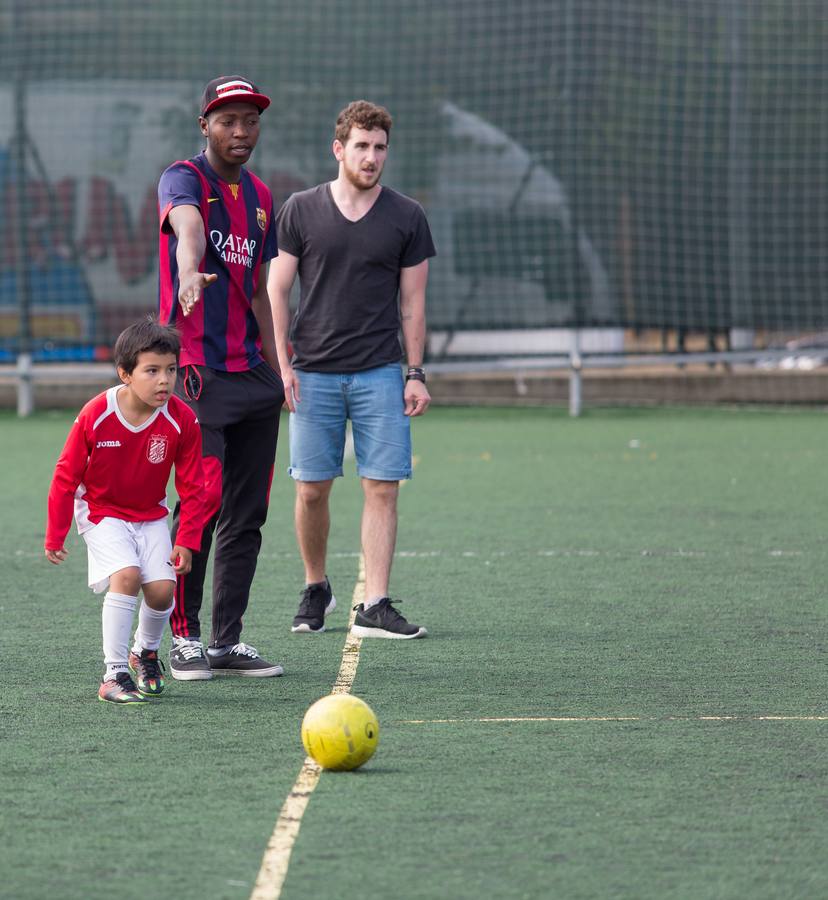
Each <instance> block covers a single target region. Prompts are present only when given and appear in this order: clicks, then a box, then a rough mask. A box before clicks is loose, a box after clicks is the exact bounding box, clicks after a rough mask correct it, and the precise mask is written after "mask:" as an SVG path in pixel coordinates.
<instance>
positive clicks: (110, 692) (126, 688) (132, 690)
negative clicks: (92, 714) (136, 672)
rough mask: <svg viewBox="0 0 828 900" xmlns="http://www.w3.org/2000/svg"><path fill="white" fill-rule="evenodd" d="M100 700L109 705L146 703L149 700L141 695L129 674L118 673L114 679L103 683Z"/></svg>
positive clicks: (99, 689)
mask: <svg viewBox="0 0 828 900" xmlns="http://www.w3.org/2000/svg"><path fill="white" fill-rule="evenodd" d="M98 700H106V701H107V702H108V703H146V702H147V698H146V697H145V696H144V695H143V694H141V693H139V691H138V688H137V687H135V682H134V681H133V680H132V678H131V677H130V674H129V672H118V674H117V675H116V676H115V677H114V678H108V679H107V680H106V681H102V682H101V686H100V687H99V688H98Z"/></svg>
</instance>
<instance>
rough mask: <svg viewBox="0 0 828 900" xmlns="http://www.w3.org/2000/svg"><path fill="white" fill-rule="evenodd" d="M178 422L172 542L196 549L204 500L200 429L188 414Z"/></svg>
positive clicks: (196, 421) (201, 524) (197, 548)
mask: <svg viewBox="0 0 828 900" xmlns="http://www.w3.org/2000/svg"><path fill="white" fill-rule="evenodd" d="M182 426H183V427H182V434H181V442H180V443H179V445H178V453H177V455H176V458H175V490H176V492H177V493H178V499H179V500H180V501H181V510H180V517H179V523H178V531H177V533H176V536H175V542H176V544H180V545H181V546H182V547H188V548H189V549H190V550H200V549H201V531H202V529H203V528H204V512H205V503H206V499H205V494H204V468H203V466H202V463H201V429H200V428H199V425H198V420H197V419H196V418H195V417H194V416H192V415H190V416H188V417H187V418H186V419H184V421H183V423H182Z"/></svg>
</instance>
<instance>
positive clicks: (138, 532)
mask: <svg viewBox="0 0 828 900" xmlns="http://www.w3.org/2000/svg"><path fill="white" fill-rule="evenodd" d="M82 537H83V539H84V540H85V541H86V547H87V550H88V551H89V587H91V588H92V590H93V591H94V592H95V593H96V594H101V593H103V592H104V591H105V590H106V589H107V588H108V587H109V577H110V576H111V575H113V574H114V573H115V572H120V571H121V569H127V568H129V567H130V566H134V567H135V568H137V569H140V571H141V584H147V583H148V582H150V581H175V569H174V568H173V566H172V563H171V562H170V554H171V553H172V542H171V541H170V532H169V530H168V528H167V520H166V519H156V520H155V521H154V522H125V521H124V520H123V519H113V518H111V517H109V516H107V517H106V518H104V519H101V521H100V522H98V524H97V525H93V526H92V528H90V529H89V530H88V531H84V532H83V535H82Z"/></svg>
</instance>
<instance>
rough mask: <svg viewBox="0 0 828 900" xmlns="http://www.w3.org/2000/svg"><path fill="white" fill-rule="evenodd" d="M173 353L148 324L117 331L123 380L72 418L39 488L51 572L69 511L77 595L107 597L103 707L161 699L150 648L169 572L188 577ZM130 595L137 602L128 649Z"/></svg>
mask: <svg viewBox="0 0 828 900" xmlns="http://www.w3.org/2000/svg"><path fill="white" fill-rule="evenodd" d="M180 348H181V342H180V339H179V336H178V333H177V332H176V331H175V329H174V328H171V327H169V326H165V325H160V324H159V323H158V322H156V321H154V320H151V319H147V320H144V321H142V322H138V323H137V324H135V325H131V326H129V328H127V329H125V330H124V331H123V332H122V333H121V335H120V336H119V338H118V340H117V342H116V343H115V350H114V357H115V365H116V367H117V370H118V376H119V377H120V379H121V381H122V382H123V383H122V384H121V385H119V386H116V387H112V388H109V389H108V390H107V391H104V392H103V393H102V394H98V396H97V397H94V398H93V399H92V400H90V401H89V402H88V403H87V404H86V405H85V406H84V407H83V409H82V410H81V411H80V413H79V414H78V417H77V419H75V423H74V425H73V426H72V429H71V430H70V432H69V436H68V438H67V439H66V444H65V445H64V448H63V452H62V453H61V454H60V458H59V459H58V462H57V465H56V467H55V474H54V476H53V478H52V484H51V487H50V489H49V502H48V519H47V526H46V541H45V550H46V557H47V559H48V560H49V562H52V563H54V564H55V565H57V564H58V563H61V562H63V560H64V559H66V555H67V550H66V548H65V547H64V541H65V539H66V535H67V533H68V531H69V528H70V526H71V523H72V517H73V514H74V518H75V522H76V523H77V527H78V532H79V533H80V534H81V535H82V536H83V539H84V541H85V542H86V545H87V549H88V553H89V579H88V580H89V586H90V587H91V588H92V590H93V591H95V592H96V593H101V592H103V591H104V590H106V591H107V593H106V595H105V597H104V603H103V613H102V626H103V651H104V663H105V665H106V671H105V673H104V677H103V681H102V683H101V686H100V688H99V690H98V697H99V699H101V700H106V701H110V702H112V703H143V702H145V701H146V699H147V698H148V697H151V696H155V695H158V694H160V693H161V692H162V691H163V689H164V676H163V672H162V664H161V662H160V660H159V659H158V648H159V646H160V644H161V637H162V635H163V633H164V628H165V627H166V625H167V622H168V621H169V618H170V613H171V612H172V610H173V606H174V604H173V596H174V591H175V582H176V575H178V574H184V573H186V572H189V570H190V566H191V562H192V551H193V550H198V549H199V547H200V546H201V530H202V525H203V517H204V514H203V503H204V474H203V470H202V464H201V431H200V429H199V425H198V420H197V419H196V417H195V414H194V413H193V412H192V411H191V410H190V409H189V407H188V406H187V405H186V404H185V403H183V402H182V401H181V400H179V399H178V398H177V397H176V396H174V395H173V392H172V391H173V387H174V385H175V379H176V373H177V370H178V357H179V352H180ZM173 467H175V487H176V491H177V492H178V496H179V498H180V500H181V522H180V525H179V528H178V532H177V534H176V543H175V546H174V547H173V546H172V543H171V541H170V535H169V530H168V526H167V521H166V519H167V514H168V512H169V509H168V507H167V498H166V494H167V482H168V481H169V477H170V472H171V471H172V469H173ZM107 589H108V590H107ZM139 591H142V592H143V600H142V602H141V605H140V609H139V611H138V626H137V628H136V630H135V636H134V639H133V643H132V649H131V650H130V648H129V636H130V632H131V631H132V620H133V616H134V613H135V609H136V607H137V606H138V592H139ZM130 672H132V673H133V674H134V675H135V680H133V678H132V676H131V674H130Z"/></svg>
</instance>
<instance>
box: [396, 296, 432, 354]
mask: <svg viewBox="0 0 828 900" xmlns="http://www.w3.org/2000/svg"><path fill="white" fill-rule="evenodd" d="M400 320H401V325H402V336H403V346H404V348H405V358H406V362H407V363H408V365H409V366H421V365H422V364H423V356H424V354H425V341H426V319H425V297H423V298H422V300H421V301H420V302H409V303H405V304H401V307H400Z"/></svg>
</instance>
